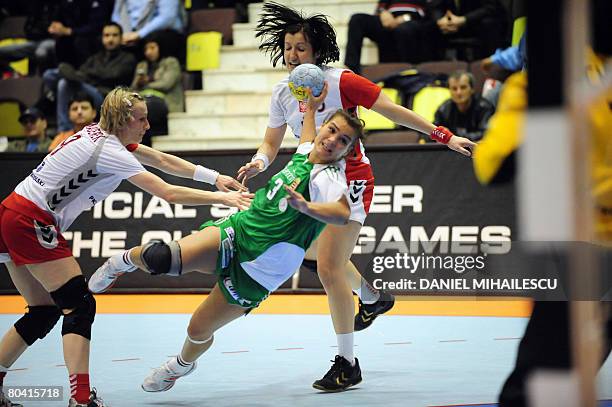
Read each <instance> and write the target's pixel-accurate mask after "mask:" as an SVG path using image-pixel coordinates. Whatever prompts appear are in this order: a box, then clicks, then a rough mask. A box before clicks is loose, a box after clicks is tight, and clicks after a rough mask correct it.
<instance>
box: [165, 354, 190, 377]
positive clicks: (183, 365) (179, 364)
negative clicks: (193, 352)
mask: <svg viewBox="0 0 612 407" xmlns="http://www.w3.org/2000/svg"><path fill="white" fill-rule="evenodd" d="M191 365H193V362H191V363H190V362H185V361H184V360H183V358H182V357H181V355H178V356H177V357H175V358H172V359H170V360H169V361H168V367H169V368H170V369H172V371H173V372H175V373H184V372H186V371H187V370H189V368H190V367H191Z"/></svg>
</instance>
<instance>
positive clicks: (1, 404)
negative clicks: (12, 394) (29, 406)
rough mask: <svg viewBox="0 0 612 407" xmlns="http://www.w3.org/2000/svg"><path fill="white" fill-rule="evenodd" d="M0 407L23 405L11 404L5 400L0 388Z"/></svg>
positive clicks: (18, 406) (18, 405)
mask: <svg viewBox="0 0 612 407" xmlns="http://www.w3.org/2000/svg"><path fill="white" fill-rule="evenodd" d="M0 407H23V404H17V403H13V402H11V400H9V399H7V398H6V396H5V395H4V393H3V392H2V388H0Z"/></svg>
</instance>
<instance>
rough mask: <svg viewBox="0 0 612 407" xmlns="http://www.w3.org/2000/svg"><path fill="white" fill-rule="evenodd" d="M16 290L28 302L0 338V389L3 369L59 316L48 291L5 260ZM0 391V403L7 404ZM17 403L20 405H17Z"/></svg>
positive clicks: (43, 333)
mask: <svg viewBox="0 0 612 407" xmlns="http://www.w3.org/2000/svg"><path fill="white" fill-rule="evenodd" d="M5 265H6V268H7V269H8V271H9V275H10V277H11V280H12V281H13V284H14V285H15V287H16V288H17V291H19V293H20V294H21V296H22V297H23V298H24V299H25V301H26V303H27V304H28V311H27V312H26V313H25V314H24V315H23V316H22V317H21V318H20V319H19V320H17V322H15V324H14V325H13V326H12V327H10V328H9V329H8V331H6V333H5V334H4V337H3V338H2V340H0V389H1V388H2V386H3V384H4V383H3V382H4V377H5V375H6V372H7V370H8V369H9V368H10V367H11V366H12V365H13V363H15V361H16V360H17V359H18V358H19V356H21V354H22V353H23V352H24V351H25V350H26V349H27V348H28V346H30V345H32V344H33V343H34V342H35V341H36V340H37V339H42V338H44V337H45V336H46V335H47V334H48V333H49V331H51V329H53V327H54V326H55V324H56V323H57V321H58V320H59V318H60V316H61V315H62V314H61V312H60V310H59V308H57V306H56V305H55V304H54V303H53V300H52V299H51V296H50V295H49V293H48V292H47V291H46V290H45V289H44V288H43V287H42V285H40V283H39V282H38V281H37V280H36V279H35V278H34V277H32V275H31V274H30V273H29V272H28V269H27V268H26V267H25V266H20V267H17V266H16V265H15V264H14V263H13V262H8V263H5ZM3 397H4V396H3V395H2V391H1V390H0V406H1V405H8V406H18V404H9V403H10V402H9V401H8V400H6V398H3ZM3 403H4V404H3ZM19 405H20V404H19Z"/></svg>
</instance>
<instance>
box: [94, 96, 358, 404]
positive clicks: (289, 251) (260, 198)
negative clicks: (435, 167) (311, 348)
mask: <svg viewBox="0 0 612 407" xmlns="http://www.w3.org/2000/svg"><path fill="white" fill-rule="evenodd" d="M326 95H327V84H326V86H325V88H324V90H323V93H322V94H321V95H320V96H319V97H316V98H315V97H313V96H312V95H311V96H310V97H309V100H308V102H307V104H306V112H305V114H304V127H303V131H302V134H301V138H300V146H299V147H298V149H297V151H296V153H295V154H294V155H293V157H292V159H291V161H290V162H289V163H288V164H287V165H286V166H285V168H284V169H283V170H282V171H280V172H279V173H277V174H276V175H274V176H273V177H272V178H271V179H270V181H269V182H268V184H267V185H266V187H265V188H262V189H260V190H258V191H257V192H256V194H255V199H254V200H253V202H252V204H251V207H250V208H249V209H248V210H246V211H243V212H238V213H236V214H234V215H232V216H230V217H228V218H225V219H221V220H218V221H216V222H207V223H205V224H204V225H202V229H201V230H200V231H199V232H197V233H194V234H191V235H189V236H186V237H184V238H182V239H180V240H179V241H176V242H170V243H169V244H166V243H164V242H160V241H154V242H149V243H148V244H146V245H144V246H139V247H136V248H133V249H130V250H128V251H126V252H124V253H122V254H118V255H115V256H113V257H111V258H110V259H109V260H107V261H106V263H104V265H102V266H101V267H100V268H99V269H98V270H97V271H96V272H95V273H94V275H93V276H92V278H91V279H90V281H89V288H90V290H91V291H92V292H95V293H98V292H103V291H106V290H107V289H108V288H110V287H111V286H112V285H113V283H114V282H115V281H116V279H117V278H118V277H119V276H120V275H121V274H123V273H125V272H129V271H133V270H135V269H136V267H138V268H141V269H143V270H145V271H148V272H150V273H151V274H167V275H172V276H178V275H180V274H181V273H185V272H190V271H200V272H213V271H214V272H215V273H216V275H217V283H216V284H215V286H214V288H213V289H212V291H211V293H210V294H209V295H208V297H207V298H206V299H205V300H204V302H203V303H202V304H201V305H200V306H199V307H198V309H197V310H196V311H195V313H194V314H193V316H192V318H191V321H190V323H189V327H188V328H187V334H188V335H187V338H186V340H185V343H184V345H183V349H182V351H181V352H180V354H179V355H178V356H177V357H173V358H171V359H170V360H168V361H167V362H165V363H164V364H163V365H162V366H161V367H159V368H157V369H154V370H153V372H152V373H151V374H150V375H149V376H148V377H147V378H145V380H144V383H143V385H142V388H143V389H144V390H145V391H151V392H157V391H165V390H168V389H170V388H171V387H172V386H173V385H174V382H175V380H176V379H177V378H179V377H182V376H185V375H187V374H189V373H191V372H192V371H193V369H195V365H196V364H195V361H196V359H197V358H198V357H199V356H200V355H202V354H203V353H204V352H205V351H206V350H208V348H209V347H210V346H211V345H212V342H213V334H214V332H215V331H216V330H217V329H218V328H220V327H222V326H224V325H225V324H227V323H229V322H230V321H232V320H234V319H236V318H238V317H239V316H241V315H244V314H245V312H248V311H249V310H250V309H252V308H254V307H256V306H258V305H259V303H260V302H261V301H263V300H264V299H265V298H266V297H267V296H268V295H269V293H270V292H272V291H274V290H275V289H276V288H278V286H280V285H281V284H282V283H283V282H284V281H285V280H287V279H288V278H289V277H290V276H291V274H292V272H293V271H295V270H297V268H298V267H299V265H300V264H301V262H302V260H303V258H304V254H305V251H306V250H307V249H308V247H309V246H310V244H311V243H312V242H313V240H315V239H316V237H317V236H318V235H319V233H320V232H321V231H322V230H323V228H324V226H325V224H327V223H332V224H346V223H347V222H348V218H349V215H350V209H349V205H348V201H347V198H346V192H347V186H346V185H347V183H346V178H345V176H344V172H345V171H344V160H343V157H344V156H345V155H346V154H347V153H348V152H349V151H351V148H352V147H353V144H354V143H355V142H356V141H357V140H358V139H360V138H361V137H362V134H363V133H362V132H363V122H362V121H360V120H358V119H356V118H354V117H352V116H350V115H348V114H347V113H346V112H344V111H342V110H338V111H337V112H336V113H334V114H333V115H332V116H331V117H330V118H329V119H328V120H327V121H326V122H325V123H324V124H323V126H322V127H321V129H320V130H319V133H318V134H316V131H315V120H314V115H315V112H316V110H317V109H318V107H319V106H320V105H321V103H322V102H323V100H324V99H325V96H326ZM288 271H289V273H288ZM356 363H357V362H356ZM353 372H354V375H353V377H352V378H348V380H353V383H352V384H357V383H359V382H360V381H361V372H360V371H359V367H358V364H356V366H355V368H354V369H353Z"/></svg>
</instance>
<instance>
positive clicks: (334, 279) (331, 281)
mask: <svg viewBox="0 0 612 407" xmlns="http://www.w3.org/2000/svg"><path fill="white" fill-rule="evenodd" d="M360 230H361V224H360V223H359V222H354V221H349V223H348V224H347V225H344V226H337V225H327V226H326V227H325V229H324V230H323V232H322V233H321V235H320V236H319V247H318V253H317V268H318V274H319V278H320V280H321V283H322V284H323V287H324V288H325V292H326V293H327V297H328V302H329V311H330V313H331V317H332V322H333V324H334V330H335V332H336V337H337V340H338V356H336V359H335V361H334V365H333V366H332V368H331V369H330V371H329V372H328V373H327V374H326V375H325V376H324V377H323V378H322V379H320V380H317V381H315V382H314V384H313V386H314V387H315V388H316V389H319V390H324V391H340V390H344V389H346V388H347V387H350V386H353V385H355V384H357V383H359V382H361V371H360V369H359V362H358V360H357V359H356V358H355V357H354V353H353V324H354V317H353V315H354V311H355V303H354V302H353V293H352V290H351V286H350V284H349V279H348V278H347V275H346V264H347V262H348V261H349V258H350V257H351V254H352V252H353V248H354V247H355V243H356V242H357V237H358V236H359V231H360Z"/></svg>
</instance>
